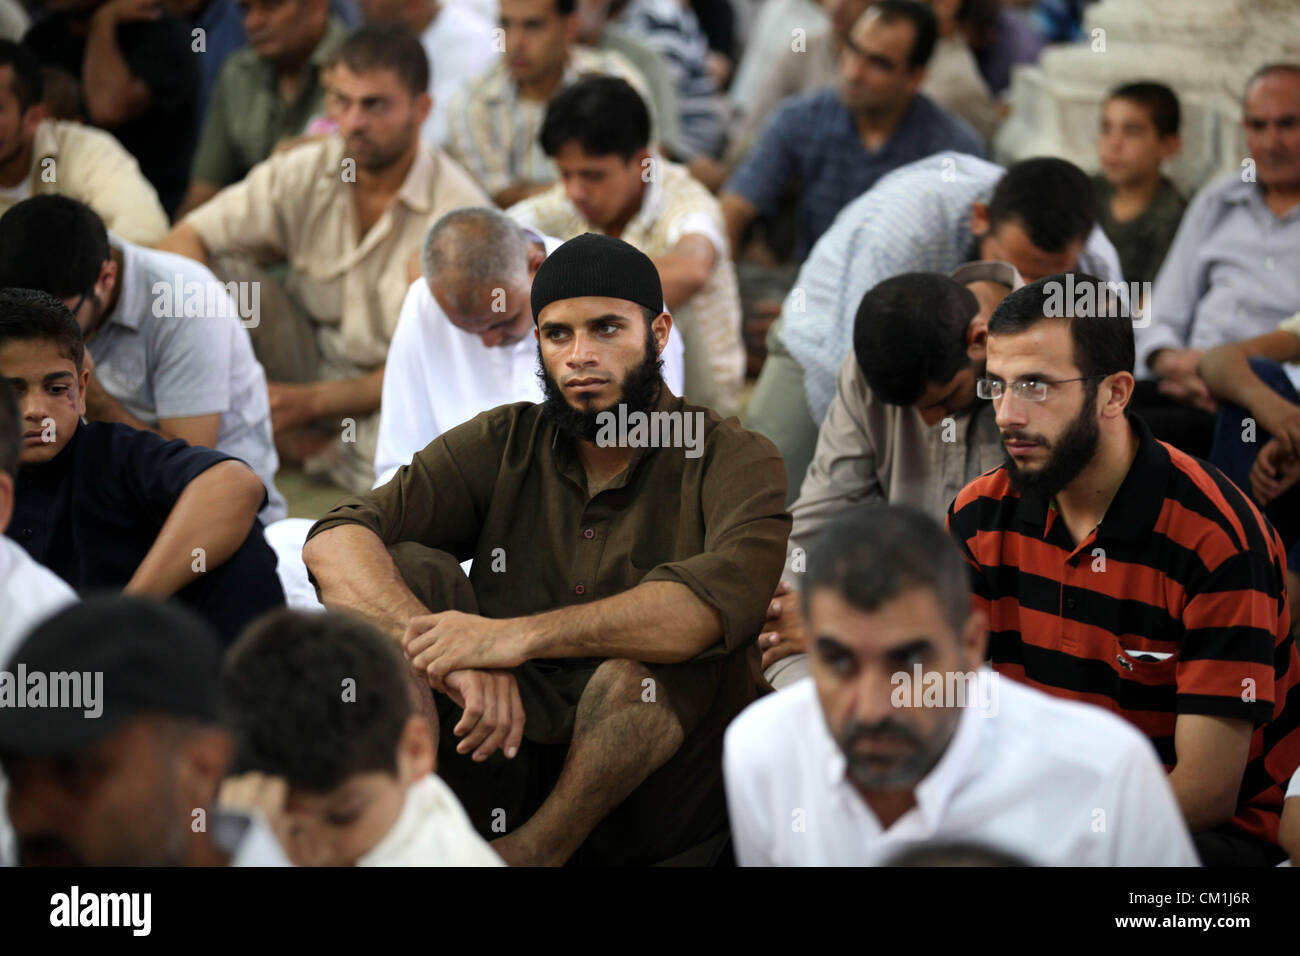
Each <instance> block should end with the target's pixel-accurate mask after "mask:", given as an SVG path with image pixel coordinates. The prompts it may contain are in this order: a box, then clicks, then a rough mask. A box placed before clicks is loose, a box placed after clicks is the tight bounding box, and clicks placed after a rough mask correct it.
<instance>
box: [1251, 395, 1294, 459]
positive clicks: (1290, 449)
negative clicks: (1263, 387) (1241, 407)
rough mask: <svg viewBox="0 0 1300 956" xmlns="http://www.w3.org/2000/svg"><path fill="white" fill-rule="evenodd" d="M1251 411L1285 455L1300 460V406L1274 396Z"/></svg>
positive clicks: (1279, 396)
mask: <svg viewBox="0 0 1300 956" xmlns="http://www.w3.org/2000/svg"><path fill="white" fill-rule="evenodd" d="M1251 411H1253V412H1254V413H1255V420H1256V421H1257V422H1258V423H1259V427H1260V428H1262V429H1263V430H1264V431H1266V432H1268V433H1269V434H1270V435H1271V436H1272V438H1273V442H1276V443H1277V444H1278V446H1279V447H1280V448H1281V449H1282V451H1283V453H1284V454H1285V455H1287V456H1288V457H1291V458H1300V405H1295V404H1293V403H1291V402H1288V401H1287V400H1286V399H1285V398H1283V397H1282V396H1281V395H1274V396H1272V397H1270V399H1269V400H1268V401H1267V402H1262V403H1260V406H1259V408H1256V409H1251Z"/></svg>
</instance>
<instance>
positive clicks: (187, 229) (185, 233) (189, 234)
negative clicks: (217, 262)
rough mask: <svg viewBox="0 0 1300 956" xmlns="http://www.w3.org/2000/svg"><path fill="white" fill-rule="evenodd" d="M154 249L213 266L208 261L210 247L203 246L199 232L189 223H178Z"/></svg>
mask: <svg viewBox="0 0 1300 956" xmlns="http://www.w3.org/2000/svg"><path fill="white" fill-rule="evenodd" d="M154 248H156V249H160V250H162V251H163V252H174V253H176V254H177V255H179V256H185V257H186V258H187V259H193V260H194V261H195V262H201V263H203V264H204V265H205V266H206V265H211V263H210V262H209V261H208V258H209V256H208V247H207V246H205V245H204V244H203V239H202V237H201V236H200V235H199V231H198V230H197V229H195V228H194V227H193V226H191V225H190V224H189V223H188V222H178V223H177V224H176V225H175V226H174V227H172V231H171V232H169V233H167V235H166V236H164V237H163V240H162V242H160V243H158V245H157V246H155V247H154Z"/></svg>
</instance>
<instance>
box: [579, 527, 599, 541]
mask: <svg viewBox="0 0 1300 956" xmlns="http://www.w3.org/2000/svg"><path fill="white" fill-rule="evenodd" d="M582 536H583V537H584V538H586V539H587V540H589V541H590V540H591V539H592V538H594V537H596V532H594V531H592V530H591V529H590V528H588V529H587V530H585V531H584V532H582Z"/></svg>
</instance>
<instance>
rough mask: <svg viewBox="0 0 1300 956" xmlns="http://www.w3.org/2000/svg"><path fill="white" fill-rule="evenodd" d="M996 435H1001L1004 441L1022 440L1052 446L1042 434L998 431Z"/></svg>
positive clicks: (1045, 446)
mask: <svg viewBox="0 0 1300 956" xmlns="http://www.w3.org/2000/svg"><path fill="white" fill-rule="evenodd" d="M998 435H999V436H1000V437H1001V439H1002V440H1003V441H1004V442H1008V441H1024V442H1033V443H1034V444H1035V445H1042V446H1043V447H1044V448H1051V447H1052V443H1051V442H1049V441H1048V440H1047V439H1046V438H1044V437H1043V436H1042V435H1031V434H1030V433H1029V432H1018V431H999V432H998Z"/></svg>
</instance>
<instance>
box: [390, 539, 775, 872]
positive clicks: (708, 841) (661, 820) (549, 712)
mask: <svg viewBox="0 0 1300 956" xmlns="http://www.w3.org/2000/svg"><path fill="white" fill-rule="evenodd" d="M389 550H390V553H391V554H392V556H393V559H394V561H395V562H396V563H397V567H398V569H399V571H400V572H401V574H402V577H403V579H404V580H405V581H406V584H407V586H408V587H410V588H411V591H412V592H413V593H414V594H415V596H416V597H417V598H418V599H419V600H420V601H421V602H422V603H424V605H425V606H426V607H428V608H429V609H430V610H432V611H435V612H436V611H443V610H458V611H464V612H466V613H473V614H476V613H478V602H477V600H476V599H475V597H474V592H473V588H472V586H471V585H470V582H469V579H468V578H466V577H465V575H464V573H463V572H462V571H461V569H460V566H459V564H458V562H457V561H456V559H455V558H454V557H453V556H452V555H449V554H447V553H446V552H443V551H435V550H433V549H431V548H426V547H424V546H422V545H419V544H415V543H413V542H403V543H402V544H400V545H397V546H396V547H394V548H391V549H389ZM601 663H602V661H601V660H600V659H597V658H582V659H563V660H535V661H528V662H527V663H525V664H523V665H522V666H521V667H517V668H514V670H513V673H514V675H515V679H516V681H517V682H518V685H519V696H520V699H521V700H522V702H523V705H524V713H525V715H526V719H525V724H524V740H523V744H522V745H521V746H520V748H519V752H518V753H517V754H516V755H515V757H514V758H513V759H509V760H508V759H506V757H505V756H504V755H503V754H502V753H501V752H500V751H497V752H496V753H494V754H493V755H492V756H491V757H489V758H488V759H487V760H485V761H483V762H481V763H476V762H474V761H473V760H471V759H470V755H469V754H459V753H457V752H456V744H457V743H458V742H459V741H458V739H457V738H456V737H455V735H454V734H453V733H452V732H451V731H452V728H453V727H455V726H456V724H457V722H459V720H460V718H461V715H462V713H463V711H462V709H461V708H460V707H459V706H457V705H456V703H455V702H454V701H453V700H451V699H450V698H449V697H446V696H445V695H443V694H435V695H434V701H435V703H436V705H437V708H438V720H439V723H440V724H441V728H440V733H439V740H438V775H439V776H440V777H442V778H443V780H445V781H446V782H447V785H448V786H450V787H451V789H452V790H453V792H455V794H456V796H457V797H458V798H459V799H460V801H461V803H462V804H464V806H465V810H466V812H467V813H468V814H469V818H470V820H471V822H473V824H474V827H475V829H477V830H478V832H479V833H480V834H481V835H482V836H483V838H484V839H487V840H491V839H494V838H496V837H499V836H502V835H503V834H504V833H508V832H509V831H511V830H513V829H515V828H516V827H518V826H520V825H521V824H523V823H525V822H526V821H527V820H528V819H529V818H530V817H532V815H533V814H534V813H535V812H536V811H537V808H538V807H540V806H541V805H542V803H543V802H544V801H545V800H546V798H547V796H549V795H550V793H551V791H552V790H553V789H554V788H555V784H556V781H557V780H558V779H559V777H560V772H561V770H562V769H563V767H564V761H565V758H566V756H567V755H568V751H569V744H570V741H571V740H572V737H573V726H574V718H575V716H576V714H577V709H578V702H579V700H580V699H581V698H582V694H583V691H584V690H585V689H586V686H587V683H588V681H590V679H591V677H592V675H594V674H595V672H596V669H597V668H598V667H599V666H600V665H601ZM643 666H644V667H645V669H646V670H647V671H648V672H649V673H650V674H651V675H652V679H653V681H654V685H653V697H654V699H653V700H647V697H648V695H647V694H645V693H644V692H643V693H642V695H641V700H642V701H645V706H647V707H651V706H663V705H665V704H667V705H668V706H671V707H672V708H673V711H674V713H675V714H676V716H677V719H678V721H679V722H680V723H681V726H682V730H683V733H684V735H685V740H684V741H683V743H682V746H681V747H680V748H679V749H678V751H677V752H676V753H675V754H673V756H672V757H670V758H669V759H668V761H667V762H666V763H665V764H664V765H663V766H661V767H660V768H659V769H658V770H655V771H654V772H653V773H651V774H650V775H649V777H647V778H646V779H645V781H644V782H642V784H641V785H640V786H639V787H637V789H636V790H635V791H633V793H632V795H631V796H629V797H628V798H627V799H626V800H624V801H623V803H622V804H620V805H619V806H618V807H616V808H615V809H614V810H612V811H611V812H610V813H609V815H608V816H606V817H605V819H604V820H602V821H601V822H600V823H599V824H598V825H597V826H596V828H595V829H594V830H593V831H592V833H591V834H590V835H589V836H588V837H587V839H586V841H585V842H584V843H583V844H582V846H581V847H580V848H579V849H578V851H577V853H576V854H575V855H574V857H573V859H572V860H571V861H570V862H572V863H574V864H578V865H597V866H646V865H651V864H677V865H703V866H707V865H714V864H716V863H719V862H721V859H720V858H721V857H722V856H723V854H724V852H725V851H726V848H727V846H728V829H727V815H726V795H725V792H724V790H723V784H722V734H723V731H725V730H726V728H727V725H728V724H729V723H730V722H731V720H732V718H733V717H735V716H736V714H738V713H739V712H740V711H741V710H742V709H743V708H744V707H745V706H746V705H747V704H748V703H749V702H750V701H752V700H753V699H754V696H755V686H754V681H753V677H752V675H751V673H750V669H749V664H748V660H747V658H746V656H745V655H744V654H743V653H733V654H725V655H721V654H720V655H716V656H712V657H708V658H705V656H704V655H701V658H698V659H695V660H691V661H686V662H683V663H680V664H644V665H643Z"/></svg>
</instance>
